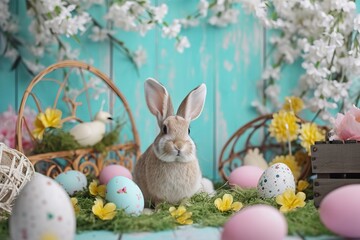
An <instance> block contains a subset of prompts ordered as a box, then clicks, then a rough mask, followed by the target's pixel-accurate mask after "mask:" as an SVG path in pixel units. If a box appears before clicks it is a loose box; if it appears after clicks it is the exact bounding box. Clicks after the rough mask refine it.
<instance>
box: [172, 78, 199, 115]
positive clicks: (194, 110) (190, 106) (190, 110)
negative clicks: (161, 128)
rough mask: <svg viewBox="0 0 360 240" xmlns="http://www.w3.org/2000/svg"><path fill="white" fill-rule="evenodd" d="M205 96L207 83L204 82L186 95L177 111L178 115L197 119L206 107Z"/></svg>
mask: <svg viewBox="0 0 360 240" xmlns="http://www.w3.org/2000/svg"><path fill="white" fill-rule="evenodd" d="M205 97H206V85H205V84H204V83H203V84H201V85H200V86H198V87H197V88H195V89H194V90H192V91H191V92H190V93H189V94H188V95H187V96H186V98H185V99H184V100H183V101H182V103H181V105H180V107H179V109H178V111H177V115H179V116H181V117H183V118H185V119H186V120H188V121H191V120H195V119H196V118H198V117H199V116H200V113H201V112H202V110H203V108H204V103H205Z"/></svg>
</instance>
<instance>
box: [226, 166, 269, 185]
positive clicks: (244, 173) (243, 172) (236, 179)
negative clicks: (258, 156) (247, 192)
mask: <svg viewBox="0 0 360 240" xmlns="http://www.w3.org/2000/svg"><path fill="white" fill-rule="evenodd" d="M263 172H264V170H262V169H261V168H259V167H256V166H251V165H247V166H241V167H238V168H236V169H234V170H233V171H232V172H231V173H230V176H229V184H230V185H236V186H239V187H242V188H256V187H257V184H258V182H259V179H260V177H261V175H262V174H263Z"/></svg>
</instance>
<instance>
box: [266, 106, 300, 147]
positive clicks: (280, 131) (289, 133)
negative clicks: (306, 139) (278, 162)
mask: <svg viewBox="0 0 360 240" xmlns="http://www.w3.org/2000/svg"><path fill="white" fill-rule="evenodd" d="M297 121H298V119H297V118H296V116H295V114H294V113H293V112H286V111H283V110H281V111H280V112H278V113H274V114H273V119H272V121H271V123H270V126H269V132H270V136H272V137H275V138H276V141H278V142H279V143H282V142H288V141H293V140H295V139H296V138H297V134H298V130H299V126H298V124H297Z"/></svg>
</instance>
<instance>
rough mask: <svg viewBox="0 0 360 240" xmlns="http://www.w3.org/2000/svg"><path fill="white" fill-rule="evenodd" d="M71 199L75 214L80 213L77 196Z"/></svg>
mask: <svg viewBox="0 0 360 240" xmlns="http://www.w3.org/2000/svg"><path fill="white" fill-rule="evenodd" d="M70 200H71V203H72V205H73V208H74V211H75V214H78V213H79V212H80V206H79V205H78V200H77V198H74V197H72V198H70Z"/></svg>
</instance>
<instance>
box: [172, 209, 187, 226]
mask: <svg viewBox="0 0 360 240" xmlns="http://www.w3.org/2000/svg"><path fill="white" fill-rule="evenodd" d="M169 212H170V215H171V216H172V217H173V218H174V219H175V221H176V222H177V223H179V224H181V225H190V224H193V220H192V219H191V216H192V212H188V211H187V210H186V208H185V207H184V206H179V207H178V208H176V207H170V208H169Z"/></svg>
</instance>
